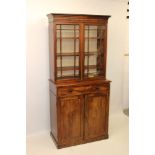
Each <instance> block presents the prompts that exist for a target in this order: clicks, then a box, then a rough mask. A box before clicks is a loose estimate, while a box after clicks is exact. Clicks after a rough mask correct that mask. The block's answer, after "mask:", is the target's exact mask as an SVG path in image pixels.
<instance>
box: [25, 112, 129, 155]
mask: <svg viewBox="0 0 155 155" xmlns="http://www.w3.org/2000/svg"><path fill="white" fill-rule="evenodd" d="M128 121H129V119H128V117H127V116H126V115H125V114H124V113H123V112H119V113H115V114H111V115H110V122H109V139H108V140H101V141H97V142H92V143H88V144H82V145H77V146H72V147H68V148H63V149H57V148H56V147H55V145H54V143H53V141H52V139H51V137H50V135H49V134H48V133H39V134H35V135H31V136H27V155H128Z"/></svg>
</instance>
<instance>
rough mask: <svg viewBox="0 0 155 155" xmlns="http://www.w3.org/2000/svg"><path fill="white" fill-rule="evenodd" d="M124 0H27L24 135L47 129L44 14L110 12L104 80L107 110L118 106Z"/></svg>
mask: <svg viewBox="0 0 155 155" xmlns="http://www.w3.org/2000/svg"><path fill="white" fill-rule="evenodd" d="M126 4H127V2H126V0H28V1H27V134H33V133H35V132H41V131H45V130H49V128H50V125H49V95H48V78H49V55H48V20H47V17H46V15H47V14H48V13H52V12H53V13H54V12H55V13H80V14H101V15H111V16H112V17H111V18H110V19H109V31H108V56H107V79H109V80H111V81H112V83H111V98H110V112H114V111H116V110H119V109H120V108H121V107H122V88H123V85H122V84H123V83H122V77H123V54H124V50H125V31H126V30H125V24H126Z"/></svg>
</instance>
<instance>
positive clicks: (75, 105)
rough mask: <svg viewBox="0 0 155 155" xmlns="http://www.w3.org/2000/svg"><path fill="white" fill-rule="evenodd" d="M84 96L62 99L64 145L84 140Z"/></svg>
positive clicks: (61, 132) (62, 142) (61, 131)
mask: <svg viewBox="0 0 155 155" xmlns="http://www.w3.org/2000/svg"><path fill="white" fill-rule="evenodd" d="M83 100H84V99H83V96H69V97H65V98H60V102H59V103H60V113H61V115H60V120H59V121H60V128H59V129H60V137H61V138H60V141H61V144H62V145H65V144H66V145H67V144H69V143H70V144H74V143H76V142H80V141H82V140H83V114H84V112H83V106H84V104H83Z"/></svg>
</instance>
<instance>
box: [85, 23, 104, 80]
mask: <svg viewBox="0 0 155 155" xmlns="http://www.w3.org/2000/svg"><path fill="white" fill-rule="evenodd" d="M104 29H105V27H104V26H96V25H86V26H85V61H84V65H85V71H84V73H85V74H84V75H85V77H95V76H103V75H104V46H103V44H104Z"/></svg>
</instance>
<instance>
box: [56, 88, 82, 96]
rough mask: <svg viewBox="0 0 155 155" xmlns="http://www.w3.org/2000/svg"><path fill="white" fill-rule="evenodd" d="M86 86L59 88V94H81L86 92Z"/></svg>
mask: <svg viewBox="0 0 155 155" xmlns="http://www.w3.org/2000/svg"><path fill="white" fill-rule="evenodd" d="M84 89H85V87H63V88H58V96H71V95H81V94H83V93H84Z"/></svg>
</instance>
